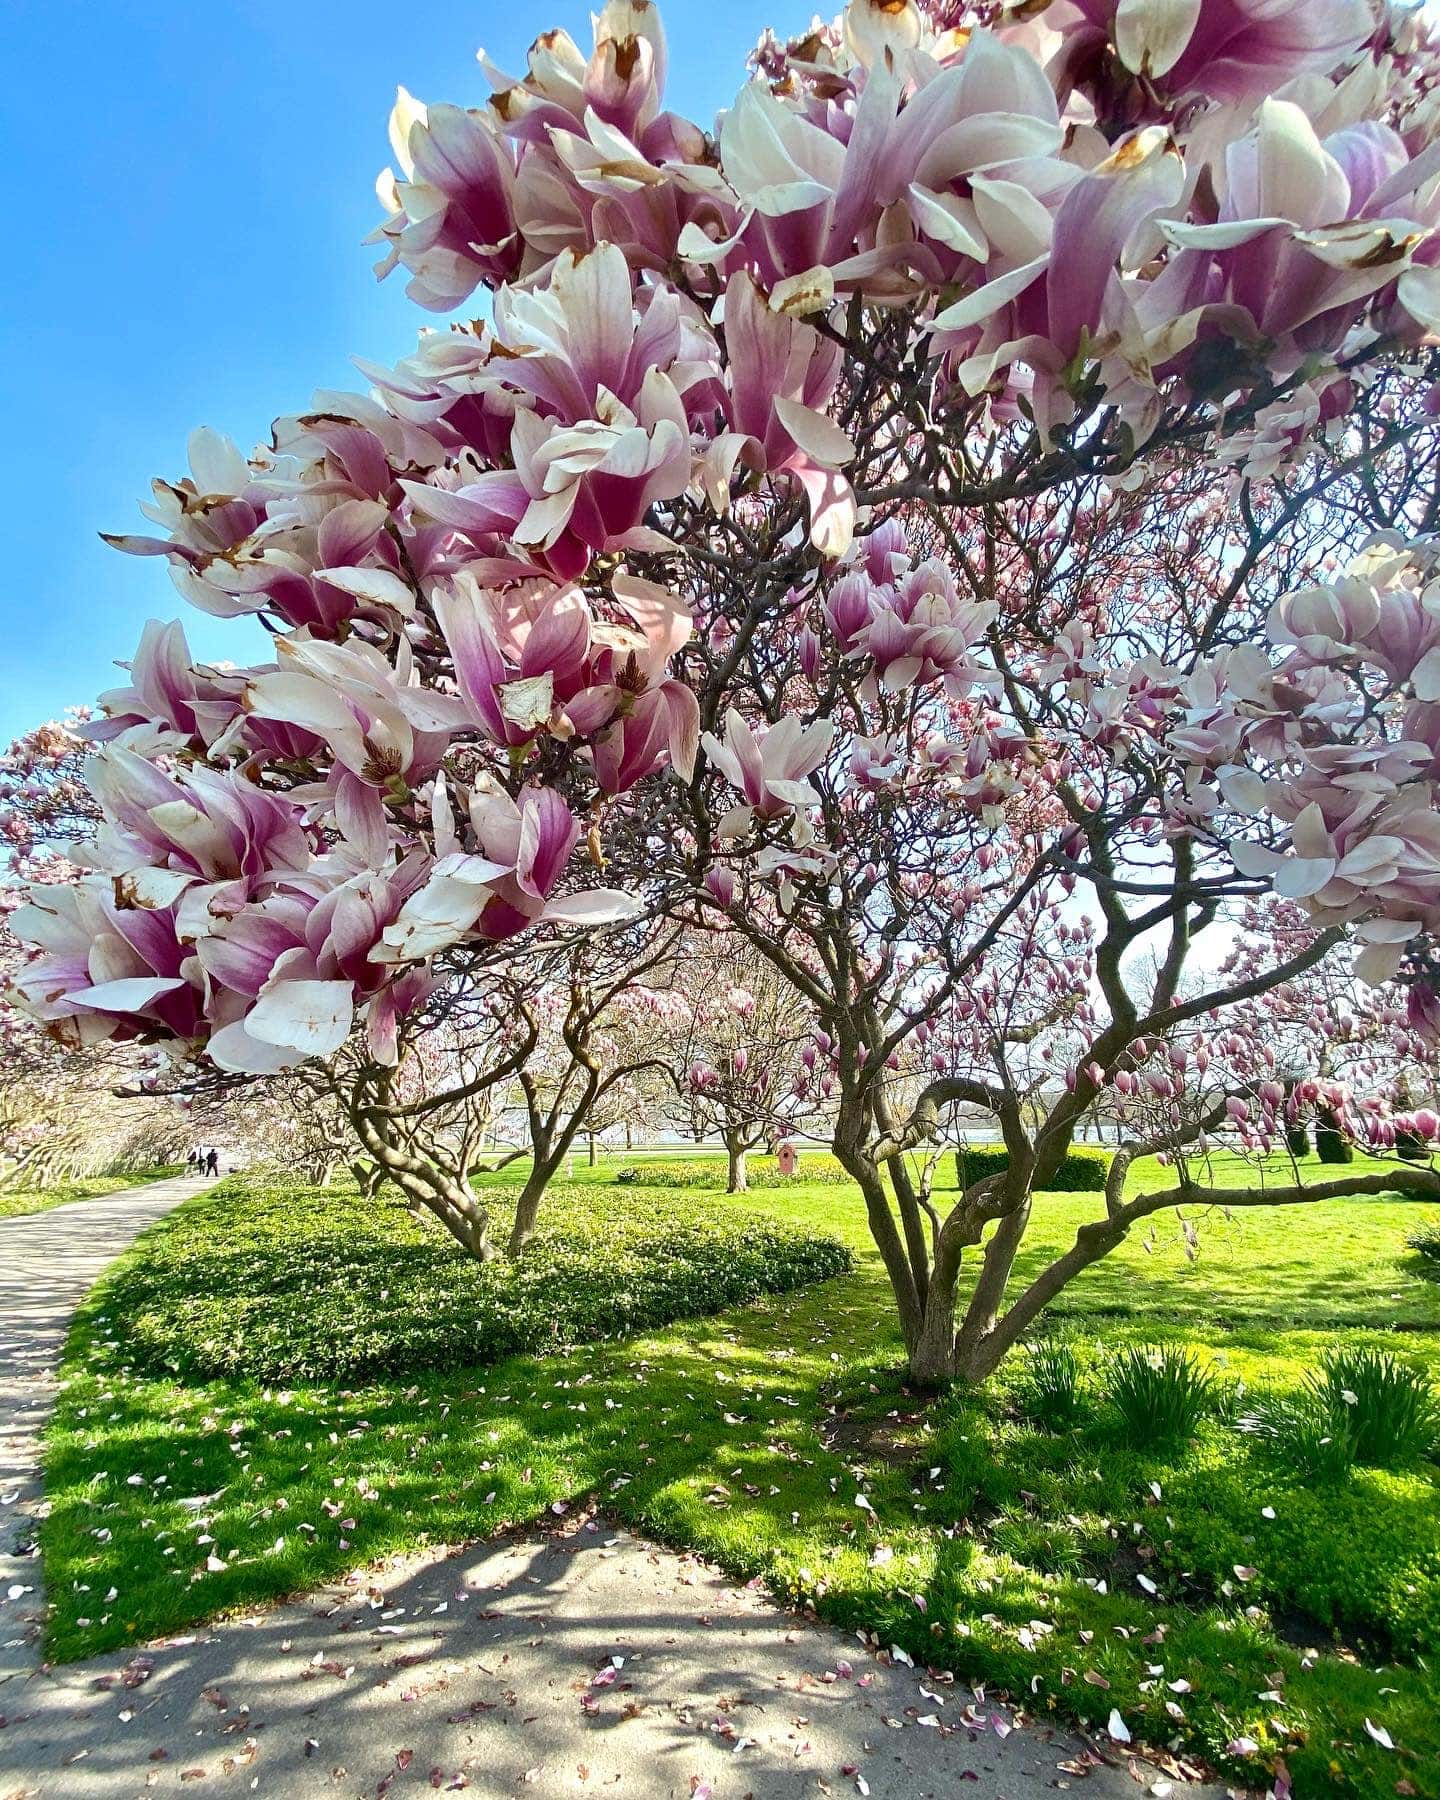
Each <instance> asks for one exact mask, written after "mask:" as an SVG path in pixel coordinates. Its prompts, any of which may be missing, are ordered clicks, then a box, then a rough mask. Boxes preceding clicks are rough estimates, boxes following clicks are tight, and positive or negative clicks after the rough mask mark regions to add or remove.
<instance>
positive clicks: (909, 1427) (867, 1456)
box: [820, 1405, 927, 1469]
mask: <svg viewBox="0 0 1440 1800" xmlns="http://www.w3.org/2000/svg"><path fill="white" fill-rule="evenodd" d="M926 1410H927V1409H926V1407H924V1406H923V1405H921V1406H918V1407H917V1408H916V1409H915V1410H914V1411H913V1412H907V1411H891V1412H888V1413H882V1414H879V1415H877V1414H874V1413H869V1412H865V1411H855V1412H846V1411H843V1410H840V1409H838V1408H837V1409H836V1410H834V1411H832V1412H830V1413H827V1415H826V1416H825V1418H824V1419H823V1420H822V1421H821V1425H820V1441H821V1443H823V1444H824V1446H825V1448H826V1449H827V1450H828V1451H830V1453H831V1454H832V1455H834V1456H838V1457H840V1458H841V1459H842V1460H843V1461H845V1462H847V1463H872V1462H874V1463H884V1464H885V1465H886V1466H887V1467H889V1468H892V1469H903V1468H906V1467H907V1466H908V1465H909V1464H911V1463H913V1462H917V1461H919V1460H920V1457H921V1454H922V1452H923V1451H924V1448H925V1446H924V1442H923V1433H924V1428H925V1414H926Z"/></svg>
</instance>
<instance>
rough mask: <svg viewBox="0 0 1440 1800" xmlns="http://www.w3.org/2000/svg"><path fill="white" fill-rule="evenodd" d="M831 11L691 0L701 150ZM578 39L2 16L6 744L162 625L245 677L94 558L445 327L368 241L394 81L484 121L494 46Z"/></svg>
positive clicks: (340, 0)
mask: <svg viewBox="0 0 1440 1800" xmlns="http://www.w3.org/2000/svg"><path fill="white" fill-rule="evenodd" d="M810 10H811V9H810V7H809V6H807V5H804V4H796V5H793V6H792V7H790V8H789V9H785V8H784V7H782V6H780V5H779V4H778V0H732V3H731V4H729V5H726V6H719V5H715V4H709V3H706V0H671V3H670V4H668V5H666V6H665V8H664V17H665V23H666V29H667V33H668V36H669V41H670V68H671V79H670V82H669V86H668V90H667V97H668V99H669V102H670V104H671V105H672V106H674V107H675V108H677V109H678V110H680V111H682V112H685V113H687V114H688V115H689V116H690V117H692V118H695V119H698V120H700V121H702V122H703V123H705V124H706V125H707V126H708V125H709V124H710V122H711V121H712V119H713V116H714V113H715V111H716V109H717V107H720V106H724V105H726V104H728V103H729V101H730V100H731V99H732V98H733V95H734V92H735V89H736V87H737V86H738V85H739V83H740V81H741V79H742V77H743V71H744V59H745V55H746V52H747V51H748V50H749V48H750V47H751V45H753V43H754V42H755V39H756V38H757V37H758V36H759V33H760V31H761V29H762V28H763V27H764V25H765V24H767V23H773V24H775V25H776V27H777V29H783V30H785V31H788V32H795V31H798V30H800V29H803V27H804V26H805V25H806V24H807V23H808V21H809V18H810ZM557 25H560V26H564V27H565V29H566V30H568V31H569V32H570V34H571V36H572V37H574V38H575V39H576V41H577V42H578V43H579V44H580V45H581V47H582V48H583V49H586V50H588V48H589V45H590V41H591V38H590V14H589V10H588V8H586V7H584V6H581V5H579V4H576V3H575V0H542V4H541V5H540V6H539V7H538V8H537V7H531V6H513V5H498V4H480V5H474V6H466V5H457V4H455V3H454V0H430V4H428V5H422V6H405V5H397V4H395V0H389V3H388V4H384V5H382V4H380V0H203V4H200V3H197V0H189V3H182V4H180V5H173V6H161V7H157V6H155V5H154V4H153V3H150V0H145V3H142V0H88V3H87V4H85V5H79V6H76V5H56V4H55V0H0V47H3V50H4V53H5V55H4V60H5V63H6V67H7V80H6V95H5V100H4V103H3V105H0V167H3V168H4V169H5V171H6V175H7V178H8V179H7V186H8V191H9V194H10V201H9V206H8V209H7V211H8V217H9V226H8V230H7V239H8V242H7V253H6V257H5V261H6V271H5V278H4V281H3V283H0V367H3V370H4V379H3V387H4V392H5V395H6V401H5V405H4V407H3V429H0V459H3V492H4V495H5V505H6V513H7V523H8V528H9V539H10V554H9V556H8V558H7V568H8V573H7V574H6V576H5V577H4V578H3V582H0V626H3V630H0V743H3V742H5V741H8V740H9V738H10V737H12V736H13V735H14V734H15V733H16V732H17V731H20V730H23V729H25V728H26V727H28V726H30V725H33V724H36V723H39V722H40V721H41V720H43V719H46V718H50V717H53V716H55V715H56V714H58V713H59V712H60V711H62V710H63V708H64V707H65V706H66V705H67V704H70V703H72V702H78V701H85V700H89V699H91V698H92V697H93V696H94V695H95V694H96V693H97V692H99V691H100V690H101V689H103V688H106V687H110V686H113V685H114V684H115V683H116V682H117V681H118V680H120V679H121V677H120V676H119V674H118V672H117V671H116V669H115V668H114V662H115V659H116V658H124V657H128V656H129V654H130V652H131V651H132V650H133V648H134V646H135V643H136V641H137V639H138V637H139V633H140V628H141V626H142V625H143V623H144V621H145V620H146V619H147V618H151V617H154V618H160V619H169V618H174V617H177V616H180V617H183V618H184V619H185V625H186V630H187V631H188V632H189V633H190V641H191V644H192V646H193V647H194V648H195V650H196V652H197V654H199V655H204V656H215V657H220V656H229V657H232V658H235V659H237V660H238V659H243V658H244V657H245V656H248V655H250V654H251V653H252V651H251V649H250V647H249V642H248V639H247V636H246V630H247V628H246V627H244V626H243V625H242V626H236V625H227V624H224V623H222V622H219V621H213V620H208V619H206V618H204V617H203V616H202V615H200V614H199V613H197V612H195V611H194V609H193V608H190V607H187V606H186V605H185V604H184V602H183V601H181V599H180V597H179V595H178V594H176V592H175V590H174V589H173V588H172V587H171V585H170V581H169V578H168V576H167V574H166V570H165V566H164V564H163V563H161V562H160V561H158V560H155V559H150V558H138V557H128V556H122V555H120V554H119V553H118V552H116V551H113V550H110V549H108V548H107V547H106V546H105V545H104V544H102V543H101V542H100V540H99V538H98V536H97V535H96V534H97V533H98V532H100V531H133V530H136V529H144V521H143V520H142V519H140V517H139V514H138V513H137V511H136V501H137V499H139V498H141V497H143V496H145V495H146V494H147V493H148V490H149V485H150V482H151V480H152V478H153V477H155V476H156V475H165V476H170V477H173V476H177V475H180V474H182V473H184V471H185V439H186V437H187V436H188V434H189V432H190V430H191V428H192V427H193V426H195V425H199V424H207V425H213V426H215V427H216V428H217V429H219V430H222V431H226V432H229V433H230V434H231V435H232V436H233V437H235V438H236V439H237V440H238V441H239V442H240V444H241V445H242V447H243V448H246V449H248V448H249V447H250V446H251V445H253V444H254V443H256V442H258V441H260V440H261V439H263V438H264V437H265V436H266V435H267V434H268V429H269V425H270V421H271V419H272V418H274V417H276V416H278V415H279V414H282V413H286V412H292V411H294V410H296V409H297V408H298V407H300V406H303V405H304V404H305V402H306V401H307V400H308V399H309V396H310V394H311V392H312V391H313V390H314V389H315V388H317V387H331V388H337V387H338V388H354V387H358V386H362V385H363V383H362V382H361V379H360V377H359V375H358V374H357V373H356V371H354V370H353V369H352V368H351V367H350V364H349V358H350V357H351V356H352V355H360V356H364V357H367V358H371V359H373V360H375V361H379V362H393V361H394V360H395V359H396V358H397V357H399V356H402V355H404V354H405V352H406V351H407V350H408V349H409V348H410V347H411V346H412V344H413V341H414V335H415V331H416V330H417V328H418V327H419V325H420V324H421V323H423V322H425V321H426V320H427V319H428V318H430V317H431V315H427V314H424V313H422V312H421V311H420V309H419V308H417V307H415V306H414V305H412V303H411V302H409V301H408V300H406V298H405V293H404V280H405V277H404V274H403V272H398V273H397V274H396V275H394V276H392V277H391V278H390V279H389V280H388V281H387V282H385V283H384V284H383V285H381V284H378V283H377V282H376V280H375V278H374V276H373V274H372V273H371V265H372V263H373V261H374V260H375V254H376V253H375V251H374V249H373V248H367V247H366V246H364V245H363V243H362V239H363V238H364V237H365V236H366V235H367V234H368V232H369V231H370V229H371V228H372V227H373V226H374V224H375V223H376V222H377V220H378V218H379V217H380V208H379V205H378V202H377V201H376V199H375V195H374V179H375V175H376V173H377V172H378V170H379V169H380V168H382V167H383V166H384V165H385V164H386V163H387V162H389V161H390V160H391V158H390V150H389V145H388V142H387V139H386V121H387V118H388V116H389V109H390V104H391V101H392V98H393V94H394V88H395V85H396V84H397V83H403V84H404V85H405V86H406V87H408V88H409V89H410V90H411V92H412V93H414V94H416V95H417V96H418V97H419V98H420V99H422V100H449V101H454V102H457V103H460V104H470V105H478V104H479V103H481V101H482V100H483V99H484V96H485V94H486V92H487V91H488V90H487V87H486V84H485V81H484V78H483V76H482V75H481V73H480V70H479V68H478V67H477V66H476V64H475V62H474V53H475V51H476V49H477V48H479V47H480V46H481V45H482V44H483V45H484V47H485V49H486V50H487V52H488V53H489V55H490V56H491V57H492V59H493V60H494V61H495V62H496V63H498V64H499V66H500V67H501V68H503V69H505V70H507V71H509V72H510V73H513V74H519V73H521V72H523V69H524V64H525V51H526V48H527V47H528V45H529V43H530V40H531V39H532V38H533V37H534V36H535V35H536V34H537V33H538V32H539V31H542V30H546V29H549V28H550V27H552V26H557Z"/></svg>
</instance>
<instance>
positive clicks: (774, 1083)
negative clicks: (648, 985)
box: [650, 929, 831, 1194]
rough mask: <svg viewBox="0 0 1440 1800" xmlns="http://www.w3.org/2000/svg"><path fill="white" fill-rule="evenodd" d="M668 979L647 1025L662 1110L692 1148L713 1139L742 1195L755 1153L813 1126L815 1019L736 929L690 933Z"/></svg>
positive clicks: (820, 1077)
mask: <svg viewBox="0 0 1440 1800" xmlns="http://www.w3.org/2000/svg"><path fill="white" fill-rule="evenodd" d="M669 974H670V981H669V985H668V988H667V990H666V991H665V992H664V993H663V994H658V995H656V997H655V1003H654V1008H653V1016H652V1019H651V1022H650V1031H651V1033H652V1037H653V1041H654V1043H655V1045H656V1049H657V1053H658V1054H660V1055H662V1056H663V1057H664V1058H665V1060H666V1063H667V1065H668V1067H669V1071H670V1076H671V1080H672V1082H673V1084H674V1085H673V1090H672V1093H671V1096H670V1102H669V1105H668V1106H667V1108H666V1111H667V1112H668V1113H669V1115H670V1116H671V1117H673V1118H674V1120H675V1121H676V1123H677V1124H679V1125H681V1126H682V1128H685V1129H688V1130H689V1131H690V1132H691V1133H692V1134H693V1136H694V1137H695V1140H696V1142H697V1143H698V1142H701V1141H703V1140H704V1139H705V1138H707V1137H711V1138H713V1137H718V1138H719V1139H720V1141H721V1143H723V1144H724V1146H725V1153H726V1159H727V1181H726V1185H727V1187H728V1189H729V1191H730V1192H731V1193H732V1194H733V1193H740V1192H743V1191H744V1189H745V1187H746V1186H747V1174H746V1168H747V1165H746V1158H747V1157H748V1155H749V1153H750V1152H751V1151H752V1150H755V1149H758V1147H759V1146H760V1145H761V1144H764V1143H766V1142H771V1143H774V1142H778V1141H779V1140H781V1139H783V1138H786V1137H789V1136H790V1135H791V1134H792V1133H795V1132H798V1131H803V1130H805V1129H807V1128H813V1127H814V1125H815V1123H816V1121H815V1118H814V1115H815V1112H816V1109H817V1107H820V1106H822V1105H823V1103H824V1099H825V1091H826V1090H828V1089H829V1087H830V1086H831V1078H830V1077H829V1076H828V1074H825V1073H824V1072H822V1071H821V1070H820V1069H819V1067H818V1064H819V1061H820V1053H819V1049H818V1045H817V1037H816V1033H817V1029H818V1026H817V1022H816V1019H815V1015H814V1013H813V1012H812V1011H811V1010H810V1008H809V1006H808V1005H807V1003H806V1002H805V1000H804V999H803V997H802V996H801V995H800V994H799V992H798V991H797V990H796V988H795V985H794V983H793V982H791V981H789V980H787V979H786V977H785V976H784V975H783V974H782V973H781V972H780V970H778V969H777V968H776V967H775V965H774V963H773V962H772V961H771V960H770V959H769V958H767V957H765V956H764V955H762V954H761V953H760V951H759V950H757V948H756V947H755V946H754V944H752V943H751V942H750V940H749V939H748V938H747V937H746V936H745V935H744V933H742V932H736V931H723V932H722V931H716V930H709V931H702V930H694V929H692V930H691V931H689V932H687V933H686V935H685V937H684V938H683V939H682V940H681V941H680V943H679V945H678V946H677V949H676V954H675V957H674V961H673V964H672V966H671V969H670V971H669ZM821 1041H823V1034H822V1039H821Z"/></svg>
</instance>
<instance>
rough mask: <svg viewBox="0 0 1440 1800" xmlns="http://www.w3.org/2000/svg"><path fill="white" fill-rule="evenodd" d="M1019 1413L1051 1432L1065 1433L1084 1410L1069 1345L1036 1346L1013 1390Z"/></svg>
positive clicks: (1077, 1362) (1077, 1363)
mask: <svg viewBox="0 0 1440 1800" xmlns="http://www.w3.org/2000/svg"><path fill="white" fill-rule="evenodd" d="M1016 1400H1017V1401H1018V1403H1019V1407H1020V1410H1021V1412H1022V1413H1023V1414H1024V1415H1025V1417H1026V1418H1027V1419H1033V1420H1034V1421H1035V1423H1036V1424H1037V1425H1044V1426H1046V1427H1048V1429H1049V1430H1051V1431H1066V1430H1068V1429H1069V1428H1070V1427H1071V1426H1072V1425H1074V1424H1075V1422H1076V1421H1077V1420H1078V1419H1079V1418H1080V1416H1081V1414H1082V1413H1083V1412H1084V1411H1085V1397H1084V1394H1083V1393H1082V1391H1081V1386H1080V1359H1079V1358H1078V1357H1077V1356H1076V1354H1075V1352H1074V1351H1073V1350H1072V1349H1071V1348H1070V1346H1069V1345H1068V1344H1062V1343H1044V1344H1036V1345H1035V1346H1034V1348H1033V1349H1032V1350H1031V1351H1030V1353H1029V1355H1028V1356H1027V1357H1026V1359H1025V1365H1024V1372H1023V1374H1022V1375H1021V1377H1020V1381H1019V1384H1018V1387H1017V1389H1016Z"/></svg>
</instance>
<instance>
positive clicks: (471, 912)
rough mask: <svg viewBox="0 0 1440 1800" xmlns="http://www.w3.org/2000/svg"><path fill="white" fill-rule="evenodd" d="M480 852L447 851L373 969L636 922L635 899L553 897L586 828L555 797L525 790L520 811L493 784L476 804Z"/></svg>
mask: <svg viewBox="0 0 1440 1800" xmlns="http://www.w3.org/2000/svg"><path fill="white" fill-rule="evenodd" d="M469 810H470V827H471V833H472V837H473V842H474V845H475V849H474V850H473V851H471V852H467V851H465V850H463V849H461V848H459V847H458V844H457V846H456V847H455V848H453V849H450V850H449V851H448V852H447V853H446V854H444V855H442V856H441V857H440V859H439V860H438V861H437V862H436V863H435V864H434V865H433V867H432V869H431V872H430V874H429V876H428V879H427V880H426V882H425V884H424V886H423V887H421V888H419V889H418V890H417V891H416V892H415V894H414V895H413V896H412V897H411V898H410V899H408V900H407V902H406V904H405V905H404V906H403V907H402V908H401V909H400V911H399V913H398V914H397V916H396V918H395V921H394V923H393V924H392V925H390V926H389V927H388V928H387V929H386V931H385V933H384V944H383V946H382V947H381V948H379V949H378V950H377V951H376V952H375V956H376V960H378V961H382V962H387V963H397V962H412V961H417V960H419V959H422V958H428V957H432V956H434V955H436V954H437V953H438V952H439V951H441V950H445V949H448V948H449V947H450V945H452V944H456V943H459V942H460V941H461V939H462V938H464V937H466V936H468V935H470V934H472V933H473V934H474V935H475V936H476V937H478V938H482V939H486V940H489V941H491V942H496V941H502V940H504V939H506V938H511V937H515V936H517V935H518V934H519V933H521V932H523V931H526V930H528V929H529V927H530V926H532V925H535V924H537V923H539V922H541V921H542V920H544V921H546V922H549V923H552V924H557V925H576V926H585V925H599V924H609V923H614V922H617V921H619V920H622V919H629V918H635V917H637V916H638V914H639V911H640V908H639V904H638V902H637V901H636V900H635V899H634V898H633V897H632V896H630V895H628V894H622V893H619V892H617V891H615V890H613V889H609V888H590V889H586V890H584V891H582V892H579V893H576V894H572V895H566V896H559V895H556V894H555V889H556V887H557V886H558V884H559V882H560V879H561V877H562V876H563V875H564V873H565V869H566V865H567V864H568V862H569V860H570V853H571V851H572V850H573V849H574V848H575V845H576V843H577V842H578V841H579V838H580V823H579V821H578V820H577V819H576V818H575V816H574V815H573V814H572V813H571V811H570V809H569V807H568V806H567V805H566V804H565V802H564V800H563V799H562V798H561V797H560V795H559V794H557V793H556V792H555V791H554V789H553V788H535V787H527V788H525V789H524V790H523V791H522V793H521V795H520V799H519V801H518V803H517V802H516V801H514V800H512V799H511V797H510V796H509V794H507V793H506V792H505V790H504V789H503V788H502V787H500V786H499V785H498V784H495V783H493V782H492V783H486V784H483V785H479V784H477V786H476V788H475V789H474V790H473V792H472V794H471V797H470V808H469Z"/></svg>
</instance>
